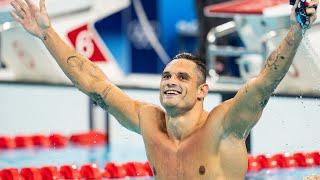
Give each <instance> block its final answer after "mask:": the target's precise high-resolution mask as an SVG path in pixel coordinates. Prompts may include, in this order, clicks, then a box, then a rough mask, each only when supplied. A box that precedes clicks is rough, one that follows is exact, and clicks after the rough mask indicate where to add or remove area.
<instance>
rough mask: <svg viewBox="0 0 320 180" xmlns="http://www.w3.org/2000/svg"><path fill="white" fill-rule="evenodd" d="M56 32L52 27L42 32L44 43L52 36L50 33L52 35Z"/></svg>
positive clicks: (41, 37)
mask: <svg viewBox="0 0 320 180" xmlns="http://www.w3.org/2000/svg"><path fill="white" fill-rule="evenodd" d="M53 31H54V30H53V28H52V27H51V26H49V27H47V28H45V29H43V30H42V33H41V36H40V39H41V40H42V41H46V40H47V39H48V37H49V36H50V33H52V32H53Z"/></svg>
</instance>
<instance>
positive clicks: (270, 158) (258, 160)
mask: <svg viewBox="0 0 320 180" xmlns="http://www.w3.org/2000/svg"><path fill="white" fill-rule="evenodd" d="M318 166H320V153H319V151H313V152H296V153H293V154H288V153H278V154H274V155H265V154H261V155H256V156H252V155H248V173H252V172H259V171H262V170H270V169H288V168H313V167H318ZM150 176H153V174H152V170H151V168H150V166H149V163H148V162H144V163H142V162H127V163H123V164H117V163H114V162H108V163H106V164H105V166H104V169H103V170H100V169H99V167H98V166H97V165H96V164H91V163H88V164H84V165H82V166H81V167H80V168H78V167H77V166H76V165H63V166H61V167H56V166H44V167H40V168H38V167H24V168H21V169H17V168H5V169H0V180H49V179H50V180H58V179H105V178H111V179H117V178H127V177H150Z"/></svg>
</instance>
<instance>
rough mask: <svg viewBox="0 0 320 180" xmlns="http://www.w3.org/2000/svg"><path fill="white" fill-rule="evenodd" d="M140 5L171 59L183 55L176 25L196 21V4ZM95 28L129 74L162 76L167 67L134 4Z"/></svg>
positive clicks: (177, 0)
mask: <svg viewBox="0 0 320 180" xmlns="http://www.w3.org/2000/svg"><path fill="white" fill-rule="evenodd" d="M141 2H142V4H143V8H144V10H145V12H146V15H147V17H148V19H149V20H150V23H151V25H152V26H153V28H154V31H155V32H156V34H157V35H158V38H159V40H160V42H161V44H162V46H163V47H164V49H165V50H166V52H167V53H168V55H169V56H170V57H171V58H172V57H173V56H174V55H175V54H177V53H178V52H179V51H180V49H179V42H180V41H179V36H178V34H177V31H176V24H177V22H179V21H192V20H195V18H196V16H195V6H194V5H195V4H194V0H184V1H183V3H182V1H181V0H153V1H150V0H141ZM95 28H96V29H97V31H98V33H99V34H100V35H101V37H102V39H103V40H104V43H105V44H106V45H107V47H108V48H109V50H110V51H111V53H112V55H113V56H114V57H115V59H116V61H117V62H118V64H119V65H120V66H121V67H122V69H123V70H124V71H125V72H126V73H131V72H133V73H160V72H162V70H163V67H164V64H163V63H162V62H161V60H160V59H159V57H158V55H157V54H156V52H155V51H154V50H153V48H152V47H151V46H150V44H149V43H148V40H147V39H146V37H145V36H144V33H143V30H142V28H141V26H140V24H139V22H138V20H137V16H136V13H135V10H134V8H133V5H132V4H131V5H130V6H129V7H127V8H125V9H123V10H121V11H119V12H117V13H115V14H112V15H110V16H108V17H106V18H104V19H102V20H100V21H98V22H96V23H95ZM180 43H181V42H180ZM189 43H194V42H192V41H189Z"/></svg>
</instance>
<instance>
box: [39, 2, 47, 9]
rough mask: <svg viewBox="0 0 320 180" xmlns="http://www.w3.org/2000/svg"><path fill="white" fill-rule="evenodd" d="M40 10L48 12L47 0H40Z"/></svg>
mask: <svg viewBox="0 0 320 180" xmlns="http://www.w3.org/2000/svg"><path fill="white" fill-rule="evenodd" d="M39 6H40V11H41V12H47V8H46V1H45V0H40V5H39Z"/></svg>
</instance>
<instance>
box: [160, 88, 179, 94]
mask: <svg viewBox="0 0 320 180" xmlns="http://www.w3.org/2000/svg"><path fill="white" fill-rule="evenodd" d="M164 94H165V95H179V94H181V91H178V90H174V89H168V90H165V91H164Z"/></svg>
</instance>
